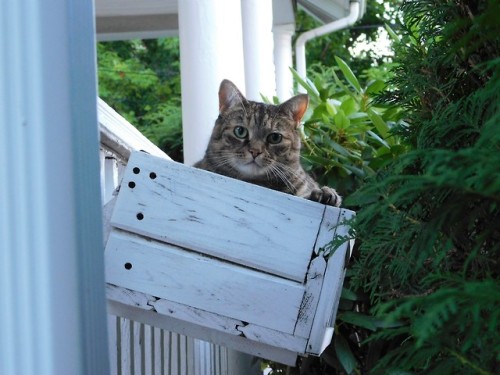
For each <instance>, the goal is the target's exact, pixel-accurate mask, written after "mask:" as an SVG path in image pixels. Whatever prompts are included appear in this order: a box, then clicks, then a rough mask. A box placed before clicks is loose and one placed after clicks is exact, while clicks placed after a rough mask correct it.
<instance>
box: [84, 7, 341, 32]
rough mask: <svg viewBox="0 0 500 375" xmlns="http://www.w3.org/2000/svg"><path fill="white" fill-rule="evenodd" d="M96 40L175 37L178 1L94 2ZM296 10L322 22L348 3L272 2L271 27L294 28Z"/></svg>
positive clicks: (338, 12)
mask: <svg viewBox="0 0 500 375" xmlns="http://www.w3.org/2000/svg"><path fill="white" fill-rule="evenodd" d="M94 1H95V9H96V29H97V39H98V40H125V39H135V38H144V39H146V38H158V37H164V36H174V35H177V34H178V30H179V24H178V16H177V1H178V0H94ZM297 6H299V7H301V8H302V9H304V10H305V11H306V12H308V13H309V14H310V15H312V16H313V17H315V18H316V19H318V20H319V21H321V22H324V23H327V22H332V21H334V20H335V19H338V18H341V17H344V16H345V15H347V13H348V11H349V0H273V9H274V15H275V16H274V24H275V25H276V26H277V25H284V24H294V23H295V9H296V7H297Z"/></svg>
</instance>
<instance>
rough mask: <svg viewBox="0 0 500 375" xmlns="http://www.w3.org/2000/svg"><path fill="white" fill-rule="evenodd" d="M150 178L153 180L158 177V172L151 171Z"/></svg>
mask: <svg viewBox="0 0 500 375" xmlns="http://www.w3.org/2000/svg"><path fill="white" fill-rule="evenodd" d="M149 178H150V179H152V180H154V179H155V178H156V173H154V172H151V173H150V174H149Z"/></svg>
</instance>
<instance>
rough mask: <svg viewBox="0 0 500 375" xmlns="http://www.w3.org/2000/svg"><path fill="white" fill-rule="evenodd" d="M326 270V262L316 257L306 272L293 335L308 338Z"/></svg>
mask: <svg viewBox="0 0 500 375" xmlns="http://www.w3.org/2000/svg"><path fill="white" fill-rule="evenodd" d="M325 270H326V260H325V258H323V257H322V256H318V257H316V258H315V259H314V260H313V261H312V262H311V266H310V267H309V270H308V272H307V278H306V285H305V292H304V297H303V298H302V305H301V307H300V311H299V314H298V316H297V324H296V326H295V330H294V335H296V336H299V337H305V338H309V335H310V334H311V328H312V324H313V320H314V313H315V312H316V308H317V306H318V302H319V297H320V293H321V287H322V285H323V279H324V274H325Z"/></svg>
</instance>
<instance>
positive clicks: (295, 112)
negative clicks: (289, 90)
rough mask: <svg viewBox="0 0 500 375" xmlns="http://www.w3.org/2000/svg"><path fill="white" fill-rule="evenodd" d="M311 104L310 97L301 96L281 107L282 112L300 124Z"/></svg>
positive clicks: (289, 100)
mask: <svg viewBox="0 0 500 375" xmlns="http://www.w3.org/2000/svg"><path fill="white" fill-rule="evenodd" d="M308 104H309V96H307V95H306V94H299V95H296V96H294V97H293V98H291V99H288V100H287V101H286V102H284V103H283V104H281V105H280V110H281V111H282V112H283V113H284V114H285V115H287V116H290V117H291V118H292V119H293V120H294V121H296V122H299V121H300V120H301V119H302V116H304V113H306V110H307V105H308Z"/></svg>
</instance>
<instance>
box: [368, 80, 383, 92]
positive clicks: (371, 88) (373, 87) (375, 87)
mask: <svg viewBox="0 0 500 375" xmlns="http://www.w3.org/2000/svg"><path fill="white" fill-rule="evenodd" d="M384 89H385V82H384V81H381V80H375V81H372V82H370V84H369V85H368V86H367V87H366V90H365V92H366V93H367V94H376V93H379V92H380V91H382V90H384Z"/></svg>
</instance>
